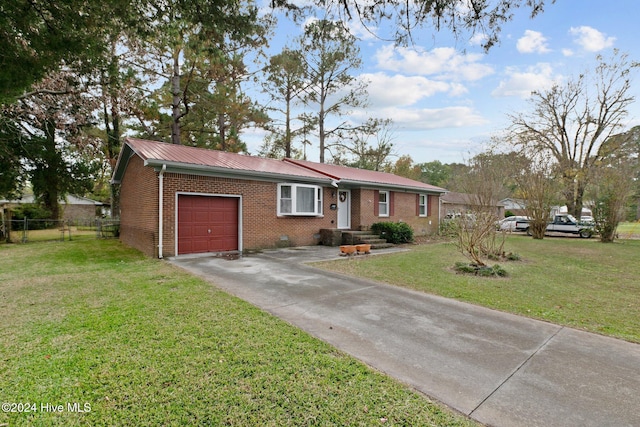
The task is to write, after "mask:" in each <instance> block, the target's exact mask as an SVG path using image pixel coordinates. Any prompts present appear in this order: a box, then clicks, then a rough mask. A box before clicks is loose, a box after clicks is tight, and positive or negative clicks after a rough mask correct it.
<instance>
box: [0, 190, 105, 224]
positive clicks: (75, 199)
mask: <svg viewBox="0 0 640 427" xmlns="http://www.w3.org/2000/svg"><path fill="white" fill-rule="evenodd" d="M33 203H35V198H34V196H33V194H25V195H24V196H22V198H20V199H18V200H0V210H1V211H2V212H3V214H4V216H5V218H6V217H8V215H7V213H6V212H7V211H8V210H10V209H11V208H12V207H15V206H19V205H24V204H33ZM103 206H104V205H103V203H101V202H98V201H96V200H91V199H88V198H86V197H80V196H74V195H73V194H69V195H67V196H66V197H65V198H64V199H61V200H60V212H61V216H62V218H61V219H63V220H67V221H81V220H92V219H95V218H96V217H98V216H100V214H101V210H102V208H103Z"/></svg>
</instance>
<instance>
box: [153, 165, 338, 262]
mask: <svg viewBox="0 0 640 427" xmlns="http://www.w3.org/2000/svg"><path fill="white" fill-rule="evenodd" d="M164 189H165V197H164V223H165V228H164V233H163V240H164V248H163V249H164V251H163V252H164V254H166V255H167V256H172V255H175V236H176V230H175V224H176V218H175V215H176V197H175V194H176V193H190V194H208V195H216V194H217V195H225V196H241V198H242V199H241V200H242V202H241V204H242V247H243V249H245V250H246V249H261V248H273V247H279V246H305V245H314V244H318V243H319V241H320V236H319V233H320V229H321V228H335V227H336V224H335V223H336V220H337V216H336V211H332V210H330V208H329V206H330V204H331V203H335V201H332V197H331V194H332V192H331V188H325V189H324V192H323V213H324V217H278V216H277V205H276V203H277V183H276V182H265V181H254V180H241V179H231V178H218V177H203V176H197V175H184V174H173V173H166V174H165V178H164Z"/></svg>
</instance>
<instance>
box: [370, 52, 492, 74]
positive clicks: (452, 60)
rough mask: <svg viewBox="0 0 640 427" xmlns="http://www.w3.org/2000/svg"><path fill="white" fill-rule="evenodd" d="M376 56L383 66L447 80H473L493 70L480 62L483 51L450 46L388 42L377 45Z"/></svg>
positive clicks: (381, 67)
mask: <svg viewBox="0 0 640 427" xmlns="http://www.w3.org/2000/svg"><path fill="white" fill-rule="evenodd" d="M375 57H376V59H377V61H378V63H377V67H378V68H380V69H382V70H388V71H395V72H400V73H405V74H413V75H422V76H428V75H431V76H437V77H438V78H439V79H446V80H464V81H475V80H479V79H481V78H483V77H486V76H488V75H490V74H493V73H494V70H493V68H492V67H491V66H489V65H485V64H482V63H480V60H481V59H482V58H484V55H480V54H467V55H463V54H461V53H459V52H458V51H456V50H455V49H454V48H451V47H443V48H436V49H433V50H431V51H424V52H419V51H417V50H414V49H409V48H405V47H395V46H392V45H387V46H383V47H382V48H380V49H378V50H377V51H376V54H375Z"/></svg>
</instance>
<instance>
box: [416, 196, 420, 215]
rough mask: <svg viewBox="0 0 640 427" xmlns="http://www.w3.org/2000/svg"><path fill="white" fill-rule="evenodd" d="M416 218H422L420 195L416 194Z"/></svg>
mask: <svg viewBox="0 0 640 427" xmlns="http://www.w3.org/2000/svg"><path fill="white" fill-rule="evenodd" d="M416 216H420V194H416Z"/></svg>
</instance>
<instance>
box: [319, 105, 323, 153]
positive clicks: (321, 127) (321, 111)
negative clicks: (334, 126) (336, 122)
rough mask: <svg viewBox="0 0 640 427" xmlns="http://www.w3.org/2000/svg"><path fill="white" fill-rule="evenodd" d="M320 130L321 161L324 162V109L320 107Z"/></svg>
mask: <svg viewBox="0 0 640 427" xmlns="http://www.w3.org/2000/svg"><path fill="white" fill-rule="evenodd" d="M318 119H319V120H318V132H319V140H320V163H324V109H323V108H322V107H321V108H320V114H318Z"/></svg>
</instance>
